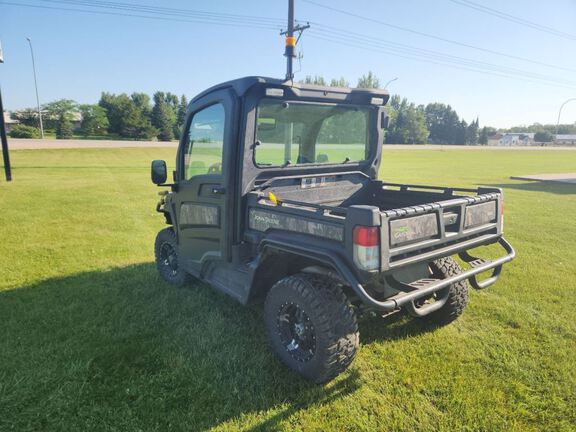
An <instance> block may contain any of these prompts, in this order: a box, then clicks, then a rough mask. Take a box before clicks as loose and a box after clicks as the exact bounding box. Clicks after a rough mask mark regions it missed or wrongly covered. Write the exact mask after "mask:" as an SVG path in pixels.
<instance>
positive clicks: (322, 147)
mask: <svg viewBox="0 0 576 432" xmlns="http://www.w3.org/2000/svg"><path fill="white" fill-rule="evenodd" d="M369 114H370V108H367V107H357V106H350V105H328V104H322V105H315V104H309V103H297V102H288V101H275V100H263V101H262V102H261V103H260V106H259V109H258V120H257V128H256V147H255V150H254V159H255V162H256V165H258V166H289V165H303V164H339V163H347V162H359V161H364V160H366V159H367V158H368V156H369V153H370V148H369V140H368V120H369V117H368V116H369Z"/></svg>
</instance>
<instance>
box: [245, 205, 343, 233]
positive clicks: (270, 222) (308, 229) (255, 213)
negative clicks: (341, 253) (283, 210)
mask: <svg viewBox="0 0 576 432" xmlns="http://www.w3.org/2000/svg"><path fill="white" fill-rule="evenodd" d="M248 224H249V227H250V228H251V229H254V230H256V231H262V232H265V231H268V230H269V229H281V230H285V231H292V232H298V233H302V234H311V235H315V236H318V237H324V238H327V239H330V240H337V241H343V240H344V229H343V228H342V227H340V226H338V225H332V224H327V223H323V222H315V221H312V220H310V219H305V218H300V217H295V216H290V215H283V214H278V213H273V212H269V211H266V210H258V209H250V212H249V216H248Z"/></svg>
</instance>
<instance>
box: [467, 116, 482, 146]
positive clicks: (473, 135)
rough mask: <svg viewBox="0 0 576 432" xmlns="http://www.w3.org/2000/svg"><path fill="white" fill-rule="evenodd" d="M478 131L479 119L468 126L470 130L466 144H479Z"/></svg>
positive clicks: (468, 130)
mask: <svg viewBox="0 0 576 432" xmlns="http://www.w3.org/2000/svg"><path fill="white" fill-rule="evenodd" d="M478 129H479V126H478V118H476V120H474V121H473V122H472V123H470V124H469V125H468V129H466V144H470V145H477V144H478Z"/></svg>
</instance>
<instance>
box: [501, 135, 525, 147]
mask: <svg viewBox="0 0 576 432" xmlns="http://www.w3.org/2000/svg"><path fill="white" fill-rule="evenodd" d="M498 144H499V145H501V146H527V145H532V144H534V134H533V133H528V132H522V133H505V134H504V135H502V137H501V138H500V140H499V141H498Z"/></svg>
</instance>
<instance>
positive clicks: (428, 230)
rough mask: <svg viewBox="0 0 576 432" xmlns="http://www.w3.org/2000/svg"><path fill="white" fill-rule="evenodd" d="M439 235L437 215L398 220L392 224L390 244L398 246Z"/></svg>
mask: <svg viewBox="0 0 576 432" xmlns="http://www.w3.org/2000/svg"><path fill="white" fill-rule="evenodd" d="M436 235H438V222H437V217H436V213H431V214H425V215H421V216H413V217H410V218H405V219H396V220H393V221H391V222H390V243H391V244H392V245H397V244H400V243H406V242H410V241H414V240H425V239H429V238H431V237H434V236H436Z"/></svg>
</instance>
